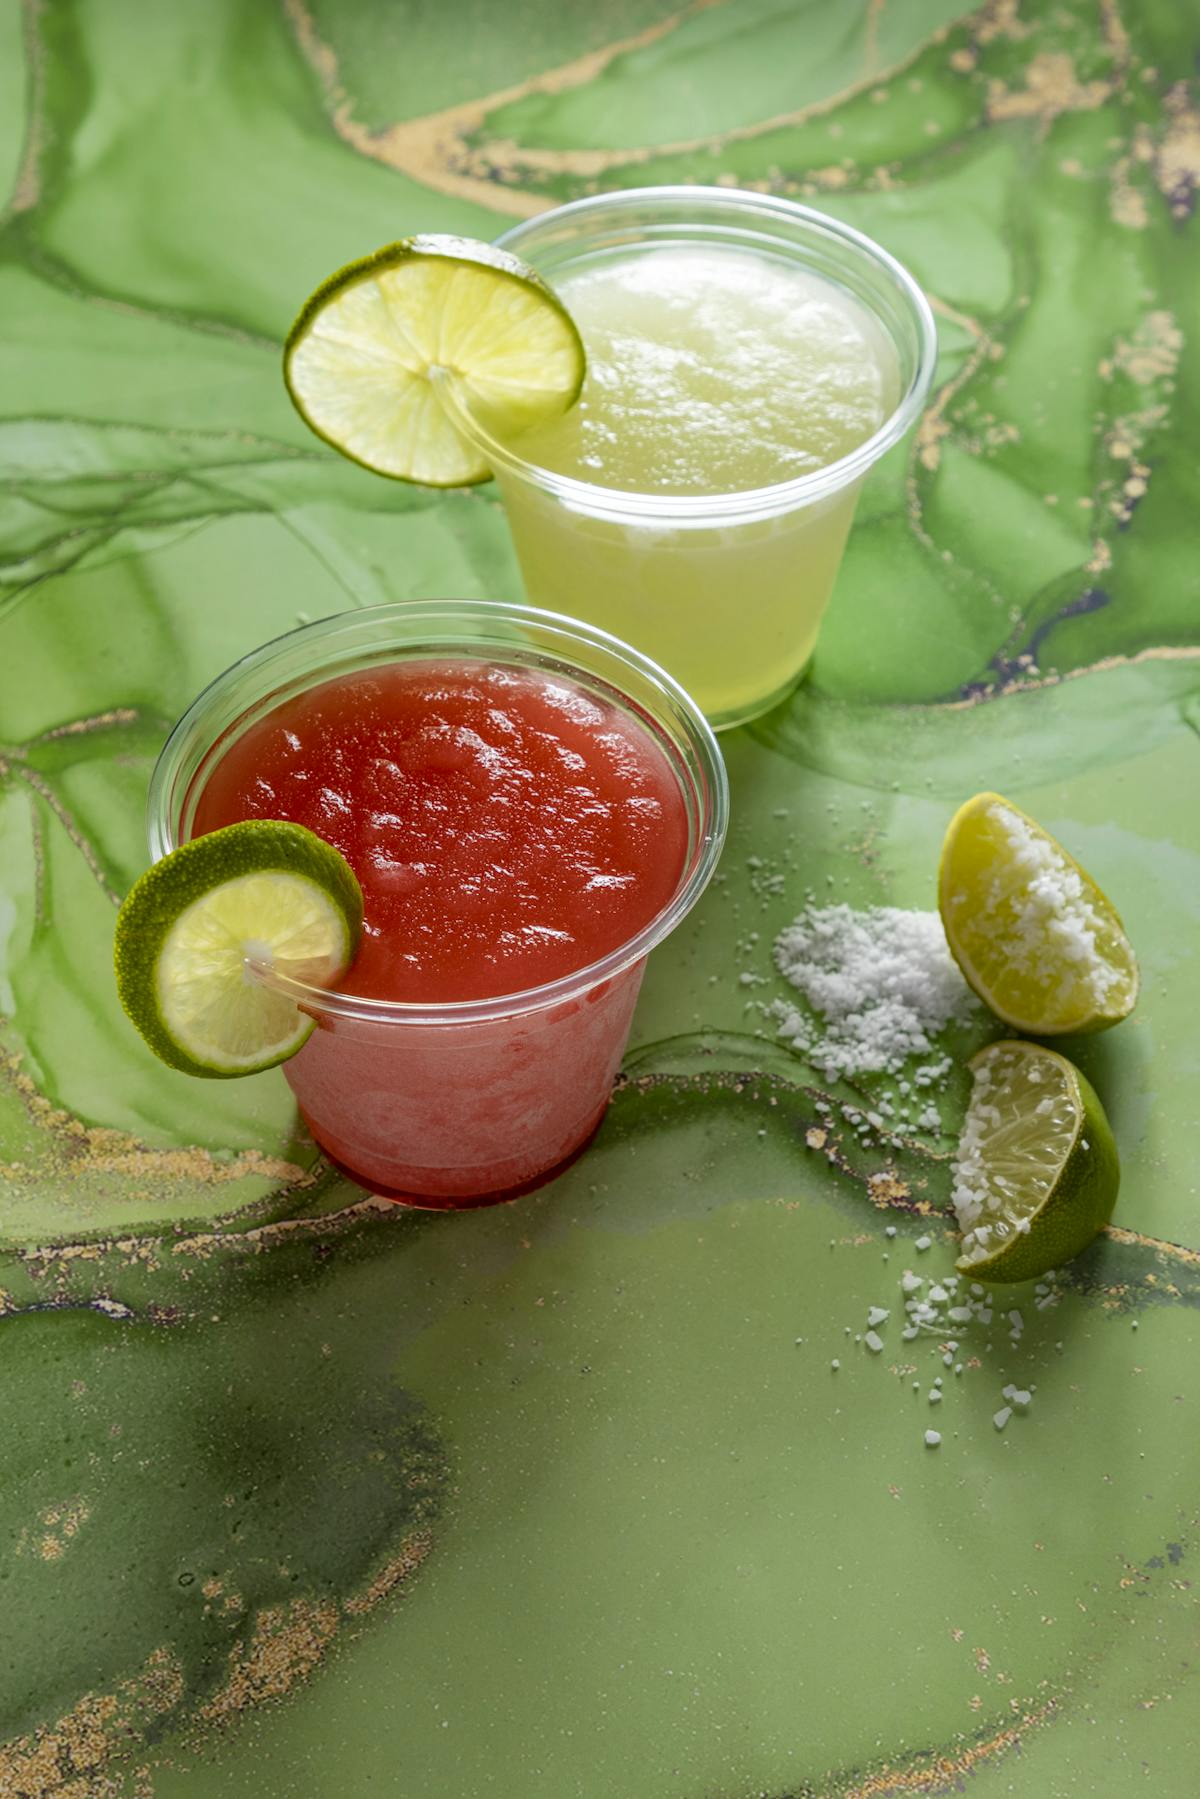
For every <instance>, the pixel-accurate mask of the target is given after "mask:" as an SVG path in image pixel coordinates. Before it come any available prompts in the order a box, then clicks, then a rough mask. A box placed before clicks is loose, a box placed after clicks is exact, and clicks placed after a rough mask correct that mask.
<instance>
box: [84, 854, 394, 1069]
mask: <svg viewBox="0 0 1200 1799" xmlns="http://www.w3.org/2000/svg"><path fill="white" fill-rule="evenodd" d="M362 915H363V901H362V892H361V889H360V888H359V885H358V882H357V880H356V879H355V876H354V873H353V871H352V870H351V868H350V866H349V864H348V863H347V862H346V861H345V860H344V858H343V857H342V856H341V855H340V854H339V853H338V851H337V850H335V849H334V848H333V847H332V845H330V844H328V843H325V842H323V840H322V839H321V838H320V837H317V836H316V835H315V834H314V833H313V832H312V831H309V830H306V829H305V827H304V826H303V825H297V824H288V823H285V822H283V821H281V820H275V819H260V818H255V819H246V820H244V821H243V822H241V823H239V824H233V825H226V826H225V827H224V829H223V830H219V831H211V832H208V833H207V834H206V835H205V836H203V837H196V838H193V839H192V840H191V842H189V843H184V844H181V845H180V847H179V848H178V849H176V850H172V851H171V853H170V855H167V856H164V857H163V859H162V860H161V861H160V862H156V863H155V864H154V866H153V867H152V868H150V869H148V870H147V871H146V873H145V874H144V875H142V877H141V878H140V880H138V881H137V882H136V883H135V885H134V886H133V887H132V888H131V890H130V892H129V894H128V896H127V897H126V899H125V902H124V904H123V905H122V907H121V910H120V912H119V913H118V915H117V928H116V937H115V940H114V945H113V961H114V967H115V970H116V977H117V991H118V993H119V995H120V998H121V1003H122V1005H123V1006H124V1008H125V1010H126V1012H127V1013H128V1014H129V1017H130V1018H131V1019H132V1021H133V1023H134V1024H135V1025H136V1026H137V1028H138V1030H139V1031H140V1032H141V1034H142V1036H143V1037H144V1038H145V1040H146V1042H147V1043H148V1044H149V1045H150V1048H151V1049H152V1050H153V1051H154V1053H155V1054H156V1055H157V1056H159V1057H160V1058H161V1059H162V1060H163V1061H164V1062H167V1063H169V1064H170V1066H171V1067H172V1068H178V1069H181V1070H182V1071H183V1072H184V1073H186V1074H195V1075H206V1076H209V1077H212V1078H216V1079H222V1078H230V1077H232V1076H236V1075H243V1074H257V1073H258V1072H259V1071H260V1070H262V1069H264V1068H272V1067H274V1066H275V1064H276V1063H278V1062H282V1061H284V1060H285V1059H286V1058H287V1057H288V1056H292V1055H295V1053H296V1051H297V1050H298V1049H300V1048H301V1047H302V1045H303V1044H304V1043H305V1042H306V1040H307V1039H308V1037H309V1035H310V1033H311V1032H312V1030H313V1028H314V1022H315V1021H314V1020H313V1019H312V1018H311V1017H309V1016H308V1015H307V1014H305V1013H304V1012H302V1011H301V1010H300V1008H299V1007H298V1006H297V1004H296V1002H295V1000H294V999H293V998H291V996H290V995H289V994H287V993H285V992H282V991H279V990H277V989H274V988H272V987H271V986H270V985H269V972H270V971H271V970H275V971H277V972H278V973H280V974H283V975H286V976H288V977H290V978H291V979H293V980H299V981H304V982H307V983H308V984H310V985H314V986H328V985H330V984H331V983H332V982H333V981H335V980H337V978H338V977H339V975H341V974H342V973H343V972H344V971H345V970H346V969H347V968H348V967H349V965H350V963H351V961H352V960H353V958H354V952H355V950H356V949H357V947H358V940H359V936H360V934H361V930H362ZM258 971H262V972H263V973H264V974H266V975H267V977H268V978H267V979H265V980H264V979H262V978H260V976H259V972H258Z"/></svg>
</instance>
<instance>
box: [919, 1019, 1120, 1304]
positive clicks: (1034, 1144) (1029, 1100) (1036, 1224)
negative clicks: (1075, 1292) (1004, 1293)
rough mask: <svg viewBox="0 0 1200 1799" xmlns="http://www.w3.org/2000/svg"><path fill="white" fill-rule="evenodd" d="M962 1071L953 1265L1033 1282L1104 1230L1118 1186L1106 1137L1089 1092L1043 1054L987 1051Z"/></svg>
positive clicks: (1008, 1045) (1024, 1047)
mask: <svg viewBox="0 0 1200 1799" xmlns="http://www.w3.org/2000/svg"><path fill="white" fill-rule="evenodd" d="M971 1070H972V1073H973V1076H974V1086H973V1090H972V1093H971V1100H970V1104H969V1106H968V1109H967V1116H966V1119H965V1121H964V1124H963V1130H962V1135H961V1137H960V1139H959V1145H958V1151H957V1155H956V1158H955V1163H954V1170H953V1188H952V1197H953V1201H954V1207H955V1211H956V1213H957V1215H958V1221H959V1225H960V1227H961V1229H962V1232H963V1246H962V1257H961V1259H960V1261H959V1264H958V1266H959V1269H960V1270H961V1271H963V1272H969V1273H971V1274H974V1275H976V1276H977V1277H979V1276H982V1277H983V1278H991V1279H995V1280H1024V1279H1029V1278H1033V1277H1034V1276H1036V1275H1039V1274H1044V1273H1046V1272H1047V1271H1048V1270H1049V1269H1051V1268H1053V1267H1055V1266H1056V1265H1058V1264H1059V1263H1061V1262H1064V1261H1067V1260H1068V1259H1069V1258H1070V1257H1071V1256H1073V1255H1076V1254H1078V1252H1079V1250H1081V1249H1082V1248H1084V1247H1085V1245H1086V1244H1087V1243H1089V1242H1090V1241H1091V1239H1092V1238H1093V1237H1094V1236H1095V1234H1096V1233H1097V1231H1099V1230H1100V1229H1101V1228H1102V1226H1103V1225H1104V1224H1106V1223H1107V1221H1108V1219H1109V1217H1110V1215H1111V1213H1112V1208H1113V1203H1114V1201H1115V1199H1116V1192H1117V1183H1118V1178H1119V1170H1118V1163H1117V1154H1116V1148H1115V1145H1114V1144H1113V1140H1112V1134H1111V1132H1110V1130H1109V1127H1108V1122H1107V1120H1106V1118H1105V1116H1104V1112H1103V1108H1102V1107H1101V1105H1100V1101H1099V1100H1098V1098H1097V1097H1096V1095H1095V1093H1094V1092H1093V1091H1092V1089H1091V1087H1090V1086H1089V1085H1088V1083H1087V1082H1086V1081H1085V1080H1084V1078H1083V1076H1082V1075H1081V1074H1080V1073H1079V1070H1078V1069H1077V1068H1075V1067H1073V1066H1072V1064H1071V1063H1070V1062H1068V1061H1067V1060H1066V1058H1065V1057H1064V1056H1060V1055H1058V1054H1056V1053H1055V1051H1053V1050H1047V1049H1044V1048H1042V1047H1041V1046H1040V1045H1037V1044H1031V1043H1019V1042H1001V1043H994V1044H991V1045H989V1046H988V1048H986V1049H984V1050H981V1051H980V1053H979V1054H978V1055H977V1056H976V1057H974V1058H973V1060H972V1062H971Z"/></svg>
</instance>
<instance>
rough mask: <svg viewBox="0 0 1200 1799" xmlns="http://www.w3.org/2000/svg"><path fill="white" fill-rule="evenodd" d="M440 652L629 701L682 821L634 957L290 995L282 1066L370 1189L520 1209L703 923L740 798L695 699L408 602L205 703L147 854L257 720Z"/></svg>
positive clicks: (259, 657) (187, 731)
mask: <svg viewBox="0 0 1200 1799" xmlns="http://www.w3.org/2000/svg"><path fill="white" fill-rule="evenodd" d="M431 656H432V657H445V658H453V659H455V660H470V659H480V660H487V661H494V662H504V663H508V664H510V665H512V664H515V665H518V666H521V667H524V668H528V669H531V670H535V671H537V670H540V671H543V672H545V673H547V674H549V675H552V676H556V677H566V678H567V679H570V680H572V681H573V682H575V683H576V684H577V685H578V686H580V687H581V688H583V690H584V691H585V692H587V693H589V694H592V695H594V696H596V697H597V698H598V699H601V700H603V701H605V702H607V703H609V704H615V705H617V706H618V707H619V708H620V710H621V711H622V712H623V713H624V715H625V719H626V722H627V724H633V725H636V726H639V727H640V728H641V729H642V730H643V731H644V732H645V733H646V735H647V736H648V737H649V738H650V739H651V740H652V741H653V742H654V743H655V744H656V745H657V747H658V748H659V750H660V751H661V753H662V754H663V756H664V757H665V759H666V761H667V764H668V766H669V768H670V770H671V772H672V773H673V775H674V776H675V779H676V781H677V782H678V786H679V793H680V799H681V802H682V805H683V808H684V812H685V816H686V818H687V824H688V838H687V852H686V856H685V862H684V867H683V869H682V871H681V873H680V877H679V881H678V883H677V886H676V890H675V892H674V894H673V896H672V898H671V900H670V901H669V903H668V904H667V905H666V906H665V907H664V908H663V910H662V911H661V912H659V913H658V914H657V915H656V916H655V917H653V918H651V919H650V921H649V922H648V923H647V924H646V925H645V926H644V927H643V928H642V929H641V930H640V931H639V932H638V933H637V934H636V935H635V936H634V937H633V938H631V939H630V941H629V942H628V943H626V944H623V945H622V946H620V947H619V948H618V949H616V950H614V951H612V952H610V953H609V954H608V955H607V956H605V957H604V958H602V959H601V960H600V961H598V962H594V963H592V964H590V965H589V966H588V967H586V968H584V969H581V970H580V971H578V973H576V974H574V975H571V976H567V977H564V978H562V979H559V980H556V981H553V982H550V983H547V984H546V985H545V986H542V987H537V988H532V989H528V990H526V991H525V992H522V993H518V994H513V995H506V996H501V997H499V998H492V999H486V1000H480V1001H477V1002H476V1001H456V1002H453V1003H446V1004H440V1005H420V1004H412V1003H408V1002H401V1001H396V1000H377V999H371V998H366V997H363V996H361V995H358V994H351V993H341V992H338V991H326V990H323V989H320V988H314V987H307V986H304V985H303V984H301V983H292V982H281V983H279V984H281V985H284V986H286V987H287V989H288V990H289V991H290V992H292V993H293V994H294V996H295V997H296V998H297V1001H298V1003H300V1004H301V1005H302V1006H303V1007H304V1009H305V1010H306V1011H308V1012H310V1013H311V1015H312V1016H313V1017H314V1018H315V1020H316V1024H317V1028H316V1029H315V1030H314V1031H313V1033H312V1035H311V1036H310V1038H309V1039H308V1042H307V1043H306V1044H305V1046H304V1048H303V1049H302V1050H300V1052H299V1054H298V1055H296V1056H294V1057H292V1059H291V1060H290V1061H288V1062H286V1063H285V1064H284V1065H283V1072H284V1074H285V1075H286V1077H287V1080H288V1082H289V1084H290V1086H291V1088H292V1091H293V1092H294V1093H295V1095H296V1099H297V1101H298V1103H299V1106H300V1109H301V1111H302V1113H303V1115H304V1118H305V1120H306V1122H307V1123H308V1125H309V1128H310V1129H311V1131H312V1133H313V1136H314V1137H315V1138H316V1140H317V1142H318V1143H319V1144H320V1145H321V1147H322V1148H323V1149H324V1150H325V1151H326V1152H327V1153H328V1154H329V1155H330V1156H331V1157H332V1159H333V1160H334V1161H336V1162H337V1163H339V1164H340V1165H342V1166H343V1167H344V1168H345V1169H346V1170H347V1172H349V1173H350V1174H351V1175H352V1176H353V1177H354V1178H355V1179H356V1180H358V1181H360V1182H361V1183H362V1184H363V1185H364V1186H367V1187H369V1188H371V1189H373V1190H375V1191H377V1192H382V1193H384V1194H387V1195H388V1196H389V1197H392V1198H395V1199H397V1200H400V1201H402V1202H408V1203H412V1204H416V1205H422V1206H427V1207H435V1208H436V1207H456V1206H470V1205H480V1204H488V1203H491V1202H492V1201H493V1200H497V1199H504V1198H510V1197H513V1196H514V1195H515V1194H516V1193H518V1192H521V1191H523V1190H524V1189H526V1188H528V1187H531V1186H536V1185H537V1184H539V1183H540V1182H541V1181H542V1180H544V1179H546V1178H548V1177H549V1176H550V1175H551V1174H552V1173H553V1172H554V1171H555V1170H556V1169H557V1168H559V1167H561V1166H562V1165H563V1164H564V1163H566V1162H567V1161H569V1160H570V1159H571V1157H572V1156H574V1155H575V1154H577V1153H578V1152H579V1150H580V1149H581V1148H582V1147H583V1146H584V1145H585V1144H586V1142H587V1141H588V1139H589V1137H590V1136H591V1134H592V1132H593V1131H594V1130H595V1129H596V1127H597V1125H598V1124H599V1123H600V1120H601V1118H602V1117H603V1115H604V1111H605V1108H606V1106H607V1104H608V1100H609V1096H610V1094H611V1091H612V1084H613V1078H614V1076H615V1074H616V1072H617V1068H618V1066H619V1063H620V1060H621V1056H622V1054H623V1052H624V1048H625V1043H626V1040H627V1038H628V1035H629V1027H630V1022H631V1019H632V1017H633V1008H634V1005H635V1003H636V1000H637V995H638V989H639V986H640V984H641V978H642V972H643V969H644V967H645V961H646V956H647V954H648V952H649V951H650V950H651V949H652V948H653V947H654V945H655V944H656V943H658V942H660V941H661V939H662V938H663V937H665V936H666V935H667V933H668V932H669V931H670V930H672V929H673V928H674V926H675V925H676V924H678V923H679V921H680V920H681V919H682V918H683V917H684V916H685V915H686V913H687V912H688V911H689V910H690V909H691V907H692V905H693V904H694V903H695V901H696V900H697V899H698V898H699V896H700V894H701V892H702V891H703V889H704V887H705V886H706V885H707V883H708V880H709V878H710V876H711V874H712V872H713V869H714V868H715V866H716V862H717V858H718V856H719V854H720V849H721V843H722V841H723V838H724V833H725V826H726V821H727V817H728V786H727V782H726V778H725V770H724V766H723V764H722V762H721V757H720V752H719V751H718V749H717V746H716V743H715V740H714V739H713V736H712V733H711V731H710V730H709V728H708V726H707V725H706V723H705V721H704V719H703V717H702V715H701V714H700V713H699V711H698V710H697V708H696V707H695V705H694V704H693V703H692V701H691V700H690V699H689V698H688V696H687V695H686V694H685V693H684V692H683V691H682V690H681V689H680V688H679V687H678V686H677V685H676V683H675V682H674V681H672V680H671V679H670V677H669V676H667V675H665V674H663V672H662V671H661V670H660V669H658V668H656V667H655V666H654V664H653V663H651V662H649V661H647V660H646V658H645V657H643V656H641V655H639V654H637V652H635V651H632V650H630V649H629V648H627V646H625V645H623V644H620V643H618V642H617V641H616V640H615V639H613V638H610V637H609V636H607V634H606V633H604V632H602V631H598V630H595V629H594V628H591V627H589V626H586V625H580V624H578V623H577V622H576V621H574V620H571V619H566V618H560V617H557V616H555V615H553V614H550V613H545V612H539V611H536V610H534V609H533V608H531V607H523V606H511V605H504V604H501V603H498V602H488V601H470V602H462V603H457V602H448V601H411V602H401V603H399V604H396V605H389V606H378V607H372V608H369V609H366V610H363V611H359V612H353V613H349V614H345V615H342V616H340V617H337V618H331V619H323V620H320V621H318V622H317V623H316V624H313V625H307V626H305V627H304V628H303V629H302V630H299V631H294V632H291V633H289V634H288V635H287V636H286V637H282V638H278V639H276V640H275V642H273V643H270V644H267V645H265V646H264V647H263V648H262V649H259V650H257V651H255V652H254V653H253V654H252V655H250V656H248V657H246V658H245V659H244V660H243V661H242V662H239V663H237V664H235V665H234V667H233V668H231V669H229V670H228V671H227V672H226V673H225V674H223V675H222V676H220V677H219V678H218V680H217V681H215V682H214V683H213V685H212V686H211V687H209V688H208V689H207V690H206V691H205V692H204V693H203V694H201V696H200V697H199V699H197V700H196V701H195V702H194V704H193V705H192V707H191V708H190V709H189V711H188V712H187V713H185V715H184V717H183V718H182V719H181V720H180V722H179V723H178V725H176V727H175V730H174V731H173V732H172V735H171V737H170V739H169V741H168V743H167V745H166V747H165V748H164V750H163V753H162V755H161V757H160V758H159V762H158V766H157V767H156V769H155V773H154V778H153V781H152V783H151V790H150V802H149V831H150V851H151V855H152V856H154V857H156V858H157V857H159V856H162V855H165V854H166V853H167V852H168V851H169V850H171V849H173V848H174V847H175V846H176V844H178V843H180V842H183V841H186V839H187V838H188V837H189V836H190V834H191V827H192V819H193V817H194V814H195V808H196V801H197V799H198V797H199V794H200V792H201V791H202V790H203V787H204V784H205V781H206V779H207V778H208V775H209V774H210V773H211V771H212V769H213V767H214V766H215V764H216V762H217V761H219V759H220V757H221V756H222V755H223V754H224V752H225V751H226V750H227V749H228V747H229V745H230V743H231V742H232V741H233V739H234V738H235V737H236V736H238V735H239V734H240V733H241V732H242V731H243V730H245V729H246V728H248V727H249V726H250V725H252V724H254V723H256V722H257V720H258V719H260V718H261V717H262V716H263V715H264V713H266V712H269V711H271V710H272V709H273V708H274V707H275V706H278V705H280V704H281V703H282V702H283V701H285V700H287V699H290V698H292V697H293V696H294V695H296V694H297V693H301V692H303V691H304V690H305V689H306V688H308V687H312V686H314V685H316V684H318V683H319V682H321V681H324V680H328V679H330V678H331V677H334V676H336V675H340V674H346V673H349V672H350V671H351V670H354V669H360V668H363V667H367V666H370V665H372V664H381V663H394V662H397V661H401V660H405V659H408V660H417V659H426V658H429V657H431Z"/></svg>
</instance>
